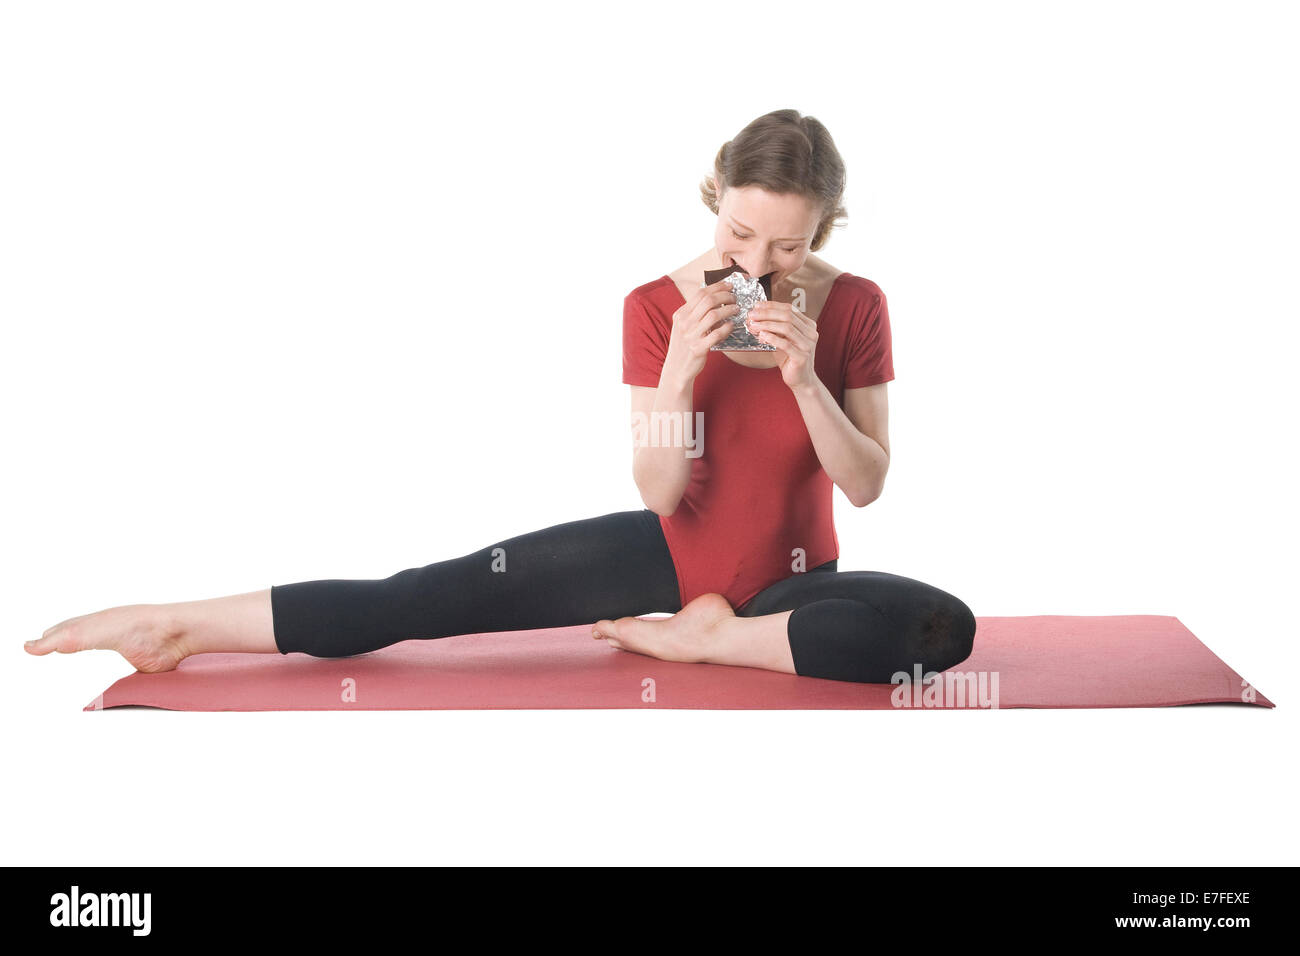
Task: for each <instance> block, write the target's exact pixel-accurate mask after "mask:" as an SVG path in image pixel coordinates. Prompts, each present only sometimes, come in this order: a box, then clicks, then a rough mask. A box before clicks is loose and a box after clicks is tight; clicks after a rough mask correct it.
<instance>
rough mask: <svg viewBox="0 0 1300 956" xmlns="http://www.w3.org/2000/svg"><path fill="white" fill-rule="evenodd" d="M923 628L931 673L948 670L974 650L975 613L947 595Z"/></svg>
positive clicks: (924, 650)
mask: <svg viewBox="0 0 1300 956" xmlns="http://www.w3.org/2000/svg"><path fill="white" fill-rule="evenodd" d="M922 627H923V631H922V637H921V656H922V659H923V661H924V663H925V667H926V669H927V670H932V671H943V670H947V669H948V668H950V667H953V666H955V665H957V664H960V663H961V662H962V661H964V660H966V658H968V657H970V655H971V651H972V650H974V647H975V631H976V627H977V625H976V621H975V614H974V613H973V612H972V611H971V609H970V608H969V607H968V606H967V605H966V602H965V601H962V600H960V599H959V598H955V597H953V596H952V595H945V597H944V600H942V601H940V602H939V603H938V604H937V605H936V606H935V607H933V608H931V610H930V611H929V612H928V614H927V615H926V617H925V620H924V621H923V624H922Z"/></svg>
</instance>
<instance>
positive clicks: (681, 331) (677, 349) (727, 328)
mask: <svg viewBox="0 0 1300 956" xmlns="http://www.w3.org/2000/svg"><path fill="white" fill-rule="evenodd" d="M735 314H736V293H734V292H733V291H731V283H730V282H728V281H727V280H726V278H722V279H719V280H718V281H717V282H715V283H713V284H712V285H706V286H700V288H698V289H696V290H695V291H694V292H692V293H691V295H690V298H688V299H687V300H686V302H685V303H683V304H682V307H681V308H680V309H678V310H677V311H676V312H674V313H673V328H672V333H671V334H670V335H669V338H668V352H667V354H666V355H665V356H664V365H663V372H661V373H660V377H661V379H662V378H663V376H664V374H665V373H666V374H668V375H671V376H672V377H673V378H674V379H675V380H676V381H677V383H678V384H679V385H681V386H686V385H689V384H690V383H691V382H693V381H695V376H697V375H699V374H700V372H701V371H702V370H703V368H704V363H705V361H706V360H707V359H708V357H709V349H710V348H711V347H713V346H714V345H717V344H718V343H719V342H721V341H722V340H723V339H725V338H726V337H727V336H728V335H730V334H731V330H732V325H731V317H732V316H734V315H735Z"/></svg>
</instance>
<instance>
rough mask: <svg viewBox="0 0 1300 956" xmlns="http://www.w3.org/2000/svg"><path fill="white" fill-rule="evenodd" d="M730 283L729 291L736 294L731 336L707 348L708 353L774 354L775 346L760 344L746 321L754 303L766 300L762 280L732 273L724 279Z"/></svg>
mask: <svg viewBox="0 0 1300 956" xmlns="http://www.w3.org/2000/svg"><path fill="white" fill-rule="evenodd" d="M726 279H727V281H728V282H729V283H731V290H732V291H733V292H735V293H736V309H737V311H736V314H735V315H733V316H732V317H731V325H732V330H731V334H730V335H728V336H727V337H726V338H725V339H723V340H722V341H721V342H719V343H718V344H717V345H713V346H710V347H709V351H710V352H775V351H776V346H774V345H768V344H767V343H765V342H760V341H759V340H758V338H757V337H756V336H755V335H754V333H753V332H751V331H750V329H749V323H748V321H747V319H748V317H749V310H750V309H751V308H753V307H754V304H755V303H756V302H764V301H766V300H767V293H765V292H764V291H763V283H762V280H760V279H756V278H751V277H750V276H747V275H745V274H744V273H743V272H733V273H731V275H729V276H727V277H726Z"/></svg>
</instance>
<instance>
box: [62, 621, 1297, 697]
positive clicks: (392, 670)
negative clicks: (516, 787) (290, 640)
mask: <svg viewBox="0 0 1300 956" xmlns="http://www.w3.org/2000/svg"><path fill="white" fill-rule="evenodd" d="M977 620H978V624H979V627H978V630H977V632H976V635H975V650H974V652H973V653H972V654H971V656H970V657H969V658H967V659H966V660H965V661H963V662H962V663H960V664H958V665H957V666H956V667H953V668H951V669H950V670H948V671H945V672H943V674H941V675H939V676H938V677H933V678H932V679H931V680H930V681H929V682H928V683H927V682H926V680H925V677H926V675H915V674H913V675H909V680H908V681H907V682H904V683H900V684H855V683H849V682H846V681H834V680H822V679H820V678H814V677H799V676H796V675H793V674H780V673H776V672H774V671H765V670H758V669H755V668H749V667H725V666H721V665H716V664H674V663H668V662H665V661H659V660H655V659H654V658H651V657H645V656H643V655H640V654H633V653H631V652H629V651H620V650H618V649H616V648H612V647H610V646H609V645H607V644H605V642H603V641H596V640H593V639H592V637H591V627H590V626H589V625H579V626H576V627H564V628H554V629H546V630H533V631H501V632H497V633H491V634H464V635H459V636H456V637H444V638H441V639H438V640H428V641H424V640H413V641H402V642H401V643H398V644H394V645H392V646H390V647H386V648H384V649H382V650H379V651H374V652H372V653H369V654H362V655H359V656H357V657H348V658H334V659H326V658H316V657H310V656H308V655H305V654H289V655H283V654H196V655H194V656H193V657H188V658H186V659H185V660H183V661H182V662H181V664H180V666H179V667H178V668H176V670H174V671H169V672H167V673H164V674H141V673H138V672H137V673H133V674H131V675H130V676H128V677H123V678H122V679H121V680H119V681H117V682H116V683H115V684H113V686H112V687H110V688H108V690H106V691H104V693H102V694H101V695H100V696H99V697H97V698H95V700H93V701H92V702H91V703H90V704H88V705H87V706H86V707H85V708H84V709H85V710H102V709H106V708H110V707H123V706H131V705H135V706H145V707H161V708H164V709H166V710H205V711H216V710H449V709H450V710H483V709H498V710H516V709H522V710H542V709H589V708H598V709H610V708H627V707H638V708H655V707H667V708H688V709H689V708H693V709H708V710H891V709H913V710H922V709H931V708H935V707H939V708H988V709H993V708H995V707H996V708H1009V707H1167V706H1171V705H1175V704H1206V703H1232V704H1241V703H1246V704H1258V705H1260V706H1263V707H1272V706H1273V704H1272V702H1270V701H1269V700H1268V699H1267V698H1266V697H1264V695H1263V694H1260V693H1259V692H1257V691H1255V690H1254V688H1252V687H1251V686H1250V685H1249V684H1247V683H1246V682H1245V681H1244V680H1242V678H1241V677H1240V675H1238V674H1237V672H1236V671H1234V670H1233V669H1232V668H1231V667H1229V666H1228V665H1227V664H1225V663H1223V661H1221V660H1219V658H1218V657H1216V656H1215V654H1214V652H1213V651H1211V650H1210V649H1209V648H1208V647H1206V646H1205V645H1204V644H1202V643H1201V642H1200V641H1199V640H1198V639H1197V638H1196V636H1195V635H1194V634H1192V632H1191V631H1189V630H1187V628H1186V627H1184V626H1183V624H1182V622H1181V621H1179V620H1178V618H1176V617H1165V616H1159V615H1148V614H1139V615H1113V616H1106V617H1082V616H1071V615H1041V616H1035V617H982V618H978V619H977ZM917 677H920V678H921V679H920V680H919V681H918V680H916V679H915V678H917Z"/></svg>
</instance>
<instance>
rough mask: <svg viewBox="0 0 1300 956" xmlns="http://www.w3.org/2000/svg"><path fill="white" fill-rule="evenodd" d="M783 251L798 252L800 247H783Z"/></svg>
mask: <svg viewBox="0 0 1300 956" xmlns="http://www.w3.org/2000/svg"><path fill="white" fill-rule="evenodd" d="M781 251H782V252H798V251H799V247H798V246H795V247H794V248H793V249H782V250H781Z"/></svg>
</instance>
